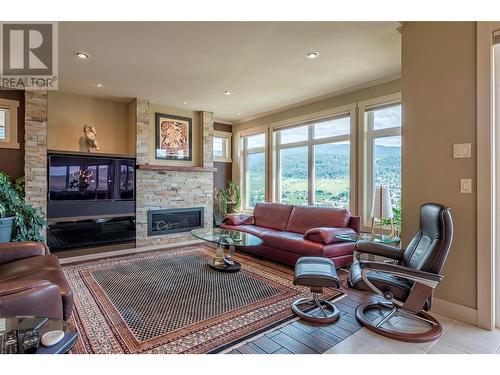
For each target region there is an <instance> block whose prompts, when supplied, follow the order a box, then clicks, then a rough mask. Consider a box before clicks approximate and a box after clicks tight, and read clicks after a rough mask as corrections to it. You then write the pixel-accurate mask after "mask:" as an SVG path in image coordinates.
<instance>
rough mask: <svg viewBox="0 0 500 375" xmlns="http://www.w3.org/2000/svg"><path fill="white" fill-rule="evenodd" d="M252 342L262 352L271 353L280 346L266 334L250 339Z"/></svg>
mask: <svg viewBox="0 0 500 375" xmlns="http://www.w3.org/2000/svg"><path fill="white" fill-rule="evenodd" d="M252 344H254V345H256V346H258V347H259V348H260V349H262V350H263V351H264V352H266V353H268V354H272V353H274V352H276V351H278V350H280V349H281V348H282V346H281V345H279V344H277V343H276V342H275V341H273V340H271V339H270V338H269V337H267V336H261V337H259V338H258V339H256V340H253V341H252Z"/></svg>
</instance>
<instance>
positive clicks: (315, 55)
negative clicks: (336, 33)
mask: <svg viewBox="0 0 500 375" xmlns="http://www.w3.org/2000/svg"><path fill="white" fill-rule="evenodd" d="M318 56H319V52H307V53H306V57H307V58H308V59H315V58H316V57H318Z"/></svg>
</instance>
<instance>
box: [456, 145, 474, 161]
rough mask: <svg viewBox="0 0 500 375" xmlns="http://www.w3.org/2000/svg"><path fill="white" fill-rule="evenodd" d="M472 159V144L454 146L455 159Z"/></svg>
mask: <svg viewBox="0 0 500 375" xmlns="http://www.w3.org/2000/svg"><path fill="white" fill-rule="evenodd" d="M470 157H472V146H471V144H470V143H458V144H454V145H453V159H464V158H470Z"/></svg>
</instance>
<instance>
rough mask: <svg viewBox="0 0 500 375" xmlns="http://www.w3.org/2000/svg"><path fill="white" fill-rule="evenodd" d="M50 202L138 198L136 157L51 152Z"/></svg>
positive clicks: (49, 158) (49, 161) (49, 160)
mask: <svg viewBox="0 0 500 375" xmlns="http://www.w3.org/2000/svg"><path fill="white" fill-rule="evenodd" d="M48 164H49V186H48V188H49V189H48V190H49V192H48V200H49V202H60V201H126V200H135V160H134V159H132V158H121V157H103V156H93V155H92V156H87V155H81V156H80V155H64V154H50V155H49V156H48Z"/></svg>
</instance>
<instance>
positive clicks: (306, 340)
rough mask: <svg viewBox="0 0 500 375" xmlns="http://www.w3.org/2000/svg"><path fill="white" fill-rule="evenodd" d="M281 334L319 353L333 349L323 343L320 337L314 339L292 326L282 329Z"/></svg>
mask: <svg viewBox="0 0 500 375" xmlns="http://www.w3.org/2000/svg"><path fill="white" fill-rule="evenodd" d="M281 332H283V333H285V334H287V335H288V336H290V337H293V338H294V339H295V340H297V341H299V342H301V343H302V344H304V345H306V346H308V347H309V348H311V349H312V350H314V351H315V352H317V353H323V352H325V351H327V350H328V349H330V348H331V347H332V345H330V344H329V343H327V342H324V341H322V340H321V339H319V338H318V337H314V336H312V335H310V334H308V333H306V332H304V331H301V330H300V329H298V328H295V327H292V326H291V325H288V326H285V327H283V328H281Z"/></svg>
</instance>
